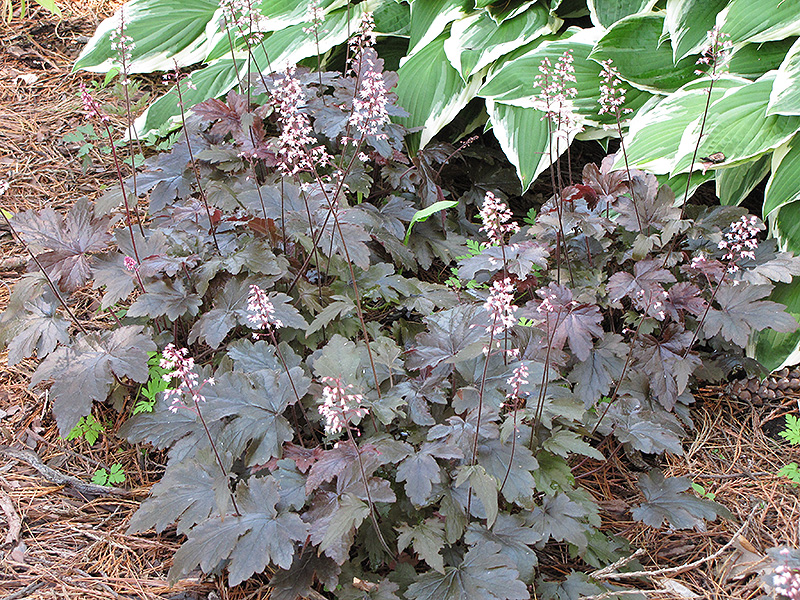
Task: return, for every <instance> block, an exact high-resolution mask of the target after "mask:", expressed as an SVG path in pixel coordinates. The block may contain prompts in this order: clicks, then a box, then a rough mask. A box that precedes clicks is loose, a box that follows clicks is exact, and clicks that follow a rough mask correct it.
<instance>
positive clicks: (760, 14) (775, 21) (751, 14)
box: [717, 0, 800, 45]
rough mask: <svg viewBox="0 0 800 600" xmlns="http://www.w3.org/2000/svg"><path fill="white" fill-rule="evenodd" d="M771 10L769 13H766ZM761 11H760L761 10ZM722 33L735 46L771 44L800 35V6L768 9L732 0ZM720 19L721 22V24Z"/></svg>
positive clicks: (788, 4)
mask: <svg viewBox="0 0 800 600" xmlns="http://www.w3.org/2000/svg"><path fill="white" fill-rule="evenodd" d="M766 8H768V10H764V9H766ZM759 9H760V10H759ZM723 14H724V16H723V17H721V19H722V24H721V25H722V31H723V32H724V33H727V34H728V35H730V41H731V42H733V43H734V44H735V45H738V44H739V43H741V42H769V41H771V40H782V39H784V38H786V37H789V36H790V35H800V4H798V3H797V2H780V1H778V2H772V3H771V4H770V5H769V6H768V7H765V6H764V5H762V4H758V3H755V4H754V3H753V0H731V2H730V3H729V4H728V10H727V11H726V12H725V13H723ZM719 21H720V19H719V18H718V19H717V24H720V23H719Z"/></svg>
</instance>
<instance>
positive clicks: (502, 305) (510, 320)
mask: <svg viewBox="0 0 800 600" xmlns="http://www.w3.org/2000/svg"><path fill="white" fill-rule="evenodd" d="M515 291H516V289H515V287H514V283H513V282H512V281H511V279H509V278H508V277H506V278H505V279H503V280H502V281H501V280H499V279H498V280H497V281H495V282H494V283H493V284H492V289H491V290H489V297H488V298H487V299H486V302H485V303H484V305H483V307H484V308H485V309H486V312H488V313H489V319H490V321H491V324H490V325H489V326H488V327H486V333H491V334H492V335H494V336H495V337H496V336H499V335H501V334H502V333H503V332H504V331H506V330H507V329H510V328H511V327H513V326H514V325H516V324H517V317H516V314H517V310H519V307H518V306H517V305H515V304H514V292H515Z"/></svg>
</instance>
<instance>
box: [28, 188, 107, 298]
mask: <svg viewBox="0 0 800 600" xmlns="http://www.w3.org/2000/svg"><path fill="white" fill-rule="evenodd" d="M13 225H14V228H15V229H16V231H17V233H19V235H20V236H22V239H24V240H25V242H26V243H28V244H30V245H31V246H32V248H33V249H34V250H39V249H44V250H47V252H43V253H40V254H38V255H37V258H38V259H39V262H40V263H41V264H42V266H43V267H44V268H45V270H46V271H47V273H48V275H50V277H52V278H53V279H54V280H55V281H56V282H57V283H58V284H59V286H60V287H61V288H63V289H64V290H65V291H67V292H73V291H75V290H76V289H78V288H79V287H81V286H82V285H84V284H85V283H86V282H87V281H88V280H89V278H90V277H91V274H92V269H91V260H90V259H91V257H90V256H89V255H90V254H91V253H93V252H102V251H103V250H105V249H106V248H107V247H108V243H109V242H110V241H111V235H110V234H109V233H108V226H109V219H108V218H106V217H103V218H101V219H96V218H94V213H93V211H92V208H91V206H90V205H89V202H88V201H87V200H86V199H85V198H81V199H79V200H78V201H76V202H75V204H73V206H72V208H71V209H70V210H69V212H67V214H66V215H64V217H63V218H62V217H60V216H59V215H58V214H57V213H56V212H55V211H54V210H53V209H52V208H45V209H44V210H42V211H40V212H38V213H37V212H35V211H26V212H23V213H18V214H17V215H15V217H14V219H13Z"/></svg>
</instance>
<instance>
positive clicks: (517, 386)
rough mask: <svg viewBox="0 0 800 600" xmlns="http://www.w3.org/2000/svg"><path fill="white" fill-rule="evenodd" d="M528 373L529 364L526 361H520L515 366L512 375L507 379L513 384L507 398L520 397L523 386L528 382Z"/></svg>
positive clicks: (507, 381)
mask: <svg viewBox="0 0 800 600" xmlns="http://www.w3.org/2000/svg"><path fill="white" fill-rule="evenodd" d="M528 375H529V372H528V366H527V365H526V364H525V363H519V365H517V366H516V367H515V368H514V372H513V373H512V374H511V377H509V378H508V379H507V380H506V383H508V385H510V386H511V390H510V391H509V392H508V393H507V394H506V398H508V399H509V400H512V399H514V398H519V395H520V390H521V389H522V386H523V385H527V384H528Z"/></svg>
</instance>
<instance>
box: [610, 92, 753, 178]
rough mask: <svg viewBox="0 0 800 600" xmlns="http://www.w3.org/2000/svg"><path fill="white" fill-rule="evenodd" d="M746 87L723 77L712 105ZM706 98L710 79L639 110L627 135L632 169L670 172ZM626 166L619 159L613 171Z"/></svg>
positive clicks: (618, 158)
mask: <svg viewBox="0 0 800 600" xmlns="http://www.w3.org/2000/svg"><path fill="white" fill-rule="evenodd" d="M745 84H747V81H745V80H743V79H738V78H733V77H722V78H720V79H719V80H717V81H715V82H714V88H713V90H712V94H711V100H712V102H713V101H715V100H719V99H720V98H722V96H723V95H724V94H725V92H726V91H727V90H730V89H734V88H741V87H742V86H744V85H745ZM707 98H708V80H704V81H703V82H693V83H690V84H688V85H686V86H684V87H683V88H682V89H680V90H678V91H677V92H674V93H672V94H670V95H669V96H667V97H666V98H664V99H663V100H661V101H659V102H653V103H651V104H648V106H647V107H645V108H644V109H643V110H641V111H639V112H638V113H637V114H636V116H635V117H634V118H633V119H632V120H631V122H630V126H629V128H628V134H627V135H626V136H625V149H626V152H627V154H628V162H629V164H630V166H631V167H637V168H640V169H646V170H648V171H651V172H653V173H656V174H663V173H670V172H671V171H672V170H673V168H674V166H675V159H676V154H677V152H678V149H679V147H680V145H681V139H682V138H683V136H684V130H686V129H687V128H689V127H690V126H692V125H693V124H694V123H695V122H696V121H697V120H698V119H699V118H700V116H701V115H702V114H703V111H704V110H705V106H706V101H707ZM695 141H696V137H695ZM698 156H705V155H698ZM624 165H625V161H624V159H623V158H622V157H620V156H618V157H617V160H616V162H615V163H614V166H613V168H614V169H621V168H623V167H624Z"/></svg>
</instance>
